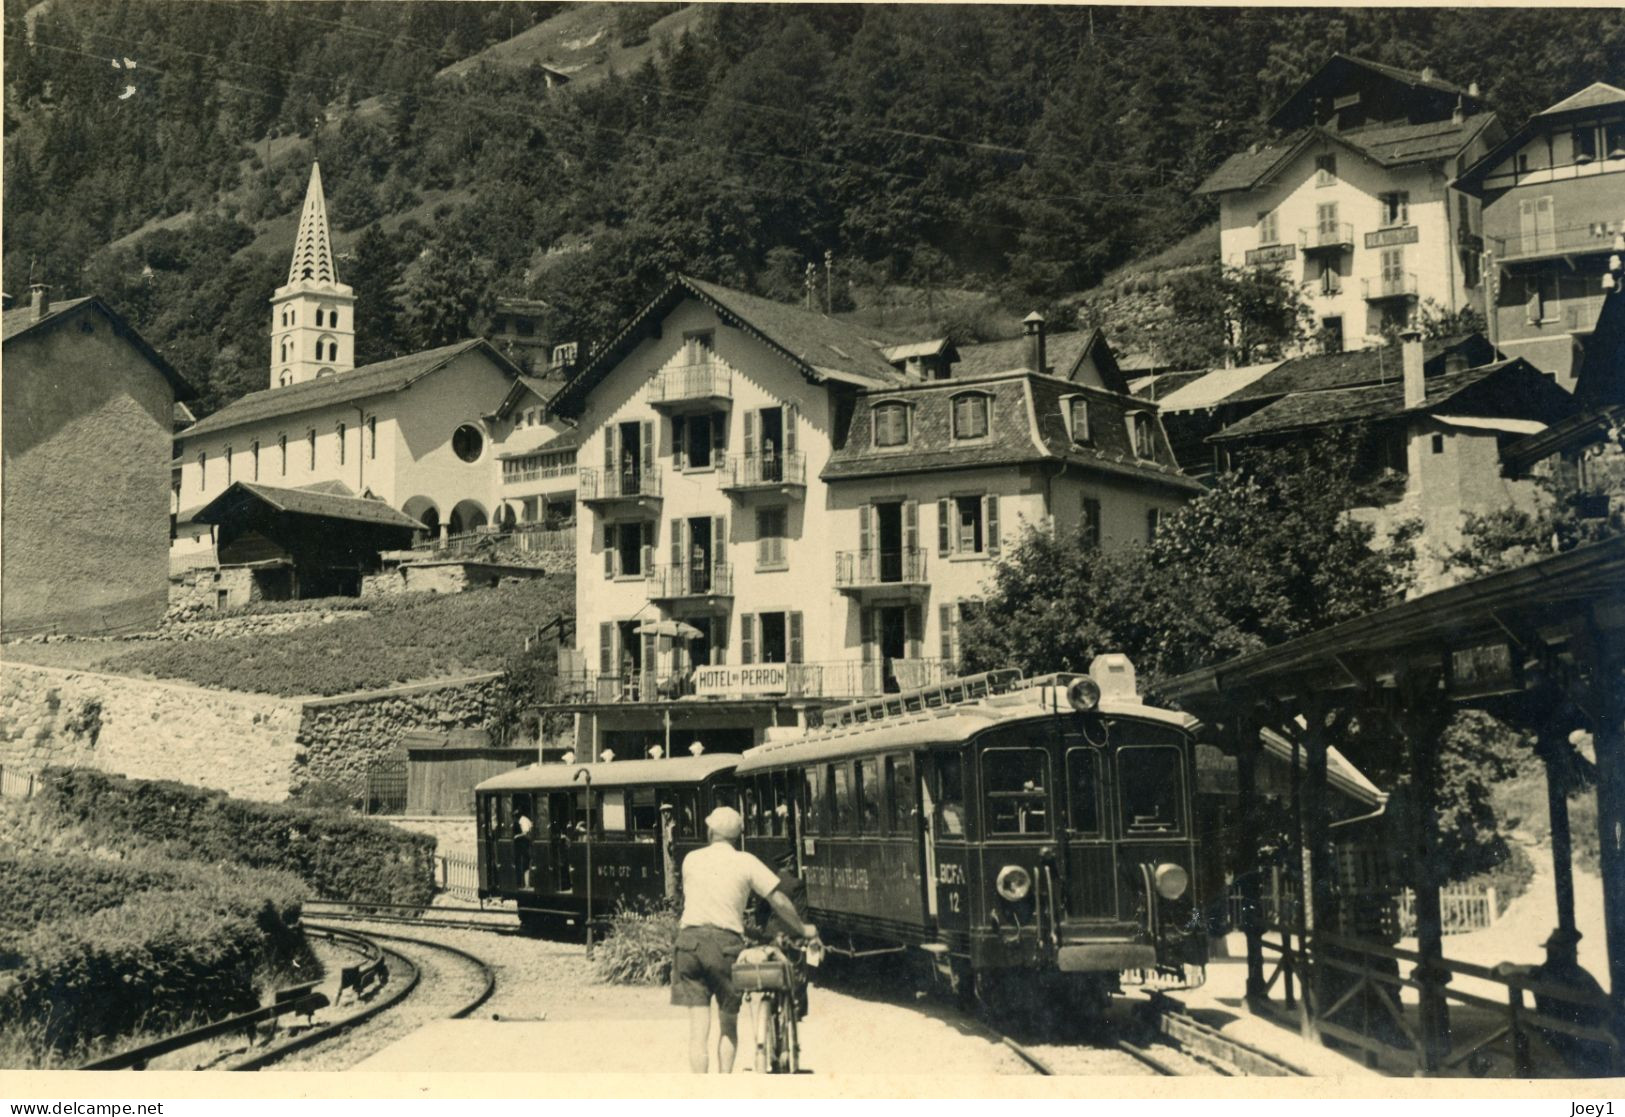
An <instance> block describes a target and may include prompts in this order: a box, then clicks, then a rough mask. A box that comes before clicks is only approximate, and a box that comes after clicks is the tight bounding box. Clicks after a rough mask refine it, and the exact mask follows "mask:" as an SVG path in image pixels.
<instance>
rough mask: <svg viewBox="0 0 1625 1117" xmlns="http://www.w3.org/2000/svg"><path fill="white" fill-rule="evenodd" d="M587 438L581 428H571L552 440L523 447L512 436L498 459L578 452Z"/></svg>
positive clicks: (505, 443)
mask: <svg viewBox="0 0 1625 1117" xmlns="http://www.w3.org/2000/svg"><path fill="white" fill-rule="evenodd" d="M526 433H529V432H526ZM585 438H586V434H585V432H583V431H582V429H581V428H580V427H571V428H569V429H568V430H564V431H560V432H559V433H558V434H557V435H555V436H553V437H552V438H548V439H546V440H545V441H542V442H538V443H537V444H536V445H534V446H528V447H527V446H525V445H523V443H522V442H521V443H518V444H516V443H515V436H510V437H509V438H508V440H507V441H506V442H504V443H503V450H502V452H501V453H500V454H498V455H497V459H498V460H499V461H506V460H508V459H510V458H528V457H530V456H531V455H532V454H558V453H562V452H564V451H566V450H578V449H580V448H581V443H582V442H583V441H584V440H585Z"/></svg>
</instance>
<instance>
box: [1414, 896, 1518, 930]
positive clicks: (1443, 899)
mask: <svg viewBox="0 0 1625 1117" xmlns="http://www.w3.org/2000/svg"><path fill="white" fill-rule="evenodd" d="M1500 914H1501V913H1500V911H1499V907H1498V900H1497V897H1496V895H1495V889H1494V888H1491V887H1488V886H1485V885H1475V884H1451V885H1446V886H1445V887H1443V888H1441V889H1439V915H1440V923H1441V924H1442V929H1443V931H1444V933H1445V934H1447V935H1455V934H1462V933H1464V932H1467V931H1482V930H1485V929H1487V928H1490V927H1493V926H1495V921H1496V920H1497V919H1499V918H1500ZM1399 933H1400V934H1401V935H1407V936H1408V935H1414V934H1416V893H1414V892H1412V891H1411V890H1410V889H1409V888H1407V889H1404V890H1403V891H1401V892H1400V894H1399Z"/></svg>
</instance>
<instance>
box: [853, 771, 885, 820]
mask: <svg viewBox="0 0 1625 1117" xmlns="http://www.w3.org/2000/svg"><path fill="white" fill-rule="evenodd" d="M857 799H858V807H859V813H858V833H860V834H878V833H880V761H879V760H877V759H875V758H873V757H871V758H870V759H868V760H860V761H858V795H857Z"/></svg>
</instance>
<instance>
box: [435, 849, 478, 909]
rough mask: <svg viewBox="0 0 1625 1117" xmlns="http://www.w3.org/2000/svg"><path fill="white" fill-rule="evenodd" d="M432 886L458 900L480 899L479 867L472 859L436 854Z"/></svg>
mask: <svg viewBox="0 0 1625 1117" xmlns="http://www.w3.org/2000/svg"><path fill="white" fill-rule="evenodd" d="M434 885H435V887H436V888H438V889H439V890H440V891H442V892H445V893H448V894H450V895H452V896H455V897H457V899H459V900H478V899H479V898H480V865H479V862H478V861H476V860H475V859H474V858H472V857H453V856H449V855H444V856H443V855H441V854H436V855H435V859H434Z"/></svg>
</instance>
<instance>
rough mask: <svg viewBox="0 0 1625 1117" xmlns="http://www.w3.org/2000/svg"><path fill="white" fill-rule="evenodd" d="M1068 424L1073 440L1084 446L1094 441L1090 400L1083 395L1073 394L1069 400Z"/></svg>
mask: <svg viewBox="0 0 1625 1117" xmlns="http://www.w3.org/2000/svg"><path fill="white" fill-rule="evenodd" d="M1067 426H1068V427H1069V428H1070V431H1071V436H1072V441H1073V442H1074V443H1076V444H1077V445H1080V446H1083V445H1087V444H1088V443H1090V442H1092V441H1094V438H1093V435H1092V434H1091V433H1090V431H1089V401H1088V400H1086V399H1084V398H1083V397H1082V396H1073V397H1072V398H1070V399H1069V400H1067Z"/></svg>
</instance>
